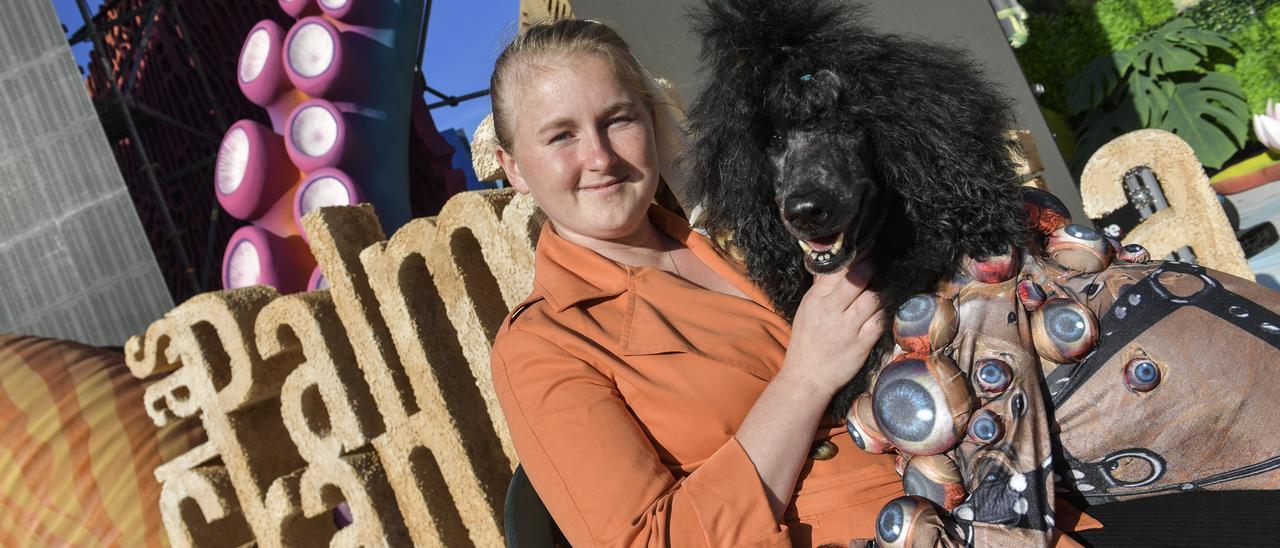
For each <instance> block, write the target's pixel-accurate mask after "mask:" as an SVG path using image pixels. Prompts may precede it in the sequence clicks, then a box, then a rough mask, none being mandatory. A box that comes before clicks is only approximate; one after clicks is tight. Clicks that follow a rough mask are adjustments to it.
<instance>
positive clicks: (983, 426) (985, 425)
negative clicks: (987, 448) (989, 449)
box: [969, 409, 1004, 445]
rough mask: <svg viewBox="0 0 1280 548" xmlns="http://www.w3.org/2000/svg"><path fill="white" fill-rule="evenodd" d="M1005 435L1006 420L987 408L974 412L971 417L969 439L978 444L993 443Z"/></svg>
mask: <svg viewBox="0 0 1280 548" xmlns="http://www.w3.org/2000/svg"><path fill="white" fill-rule="evenodd" d="M1002 437H1004V421H1003V420H1000V415H997V414H995V413H993V412H991V411H989V410H987V409H979V410H977V411H974V412H973V418H972V419H969V441H971V442H973V443H976V444H978V445H991V444H993V443H995V442H997V441H1000V438H1002Z"/></svg>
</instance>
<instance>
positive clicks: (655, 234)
mask: <svg viewBox="0 0 1280 548" xmlns="http://www.w3.org/2000/svg"><path fill="white" fill-rule="evenodd" d="M552 224H553V225H554V226H555V228H556V233H557V234H559V235H560V236H561V237H562V238H564V239H566V240H569V241H570V242H573V243H575V244H578V245H580V246H582V247H585V248H587V249H590V250H592V251H595V252H596V253H599V254H600V255H601V256H602V257H604V258H606V259H609V260H611V261H614V262H617V263H621V264H624V265H628V266H635V267H641V266H651V267H661V266H662V265H663V264H664V259H663V258H664V256H666V254H667V252H669V251H671V250H672V249H675V248H677V247H679V246H680V244H679V243H678V242H676V241H675V240H673V239H672V238H671V237H670V236H667V235H666V234H665V233H663V232H662V231H661V230H659V229H658V227H657V226H655V225H654V224H653V222H652V221H650V220H649V218H648V217H647V216H646V217H645V219H644V220H643V221H642V222H641V223H640V226H639V227H638V228H637V229H636V230H635V231H633V232H632V233H631V234H628V235H627V236H624V237H621V238H615V239H607V240H602V239H597V238H591V237H589V236H584V235H582V234H577V233H573V232H571V231H567V230H563V229H561V227H560V225H558V224H556V223H555V221H554V220H553V221H552Z"/></svg>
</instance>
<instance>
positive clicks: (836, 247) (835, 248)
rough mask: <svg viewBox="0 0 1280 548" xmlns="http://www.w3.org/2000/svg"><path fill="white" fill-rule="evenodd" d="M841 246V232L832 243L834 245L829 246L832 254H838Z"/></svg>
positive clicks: (842, 241)
mask: <svg viewBox="0 0 1280 548" xmlns="http://www.w3.org/2000/svg"><path fill="white" fill-rule="evenodd" d="M842 245H844V233H843V232H841V233H840V235H839V236H836V243H834V244H832V245H831V252H832V253H839V252H840V246H842Z"/></svg>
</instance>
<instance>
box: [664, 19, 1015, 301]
mask: <svg viewBox="0 0 1280 548" xmlns="http://www.w3.org/2000/svg"><path fill="white" fill-rule="evenodd" d="M864 14H865V9H864V8H862V7H860V6H858V5H856V4H852V3H850V2H847V1H846V0H707V1H706V4H705V6H704V7H703V9H702V10H701V11H698V12H696V13H693V14H692V20H693V23H694V28H695V30H697V32H698V33H699V34H700V35H701V37H702V61H703V63H704V67H703V70H704V74H705V76H706V79H705V81H704V85H703V88H702V91H701V92H700V93H699V95H698V97H697V98H696V99H695V100H694V101H693V103H692V107H691V109H690V111H689V126H690V130H691V132H692V135H691V137H692V139H691V147H690V150H689V154H688V158H687V161H688V167H689V173H690V175H691V177H690V180H689V181H688V183H687V185H686V188H685V191H686V192H685V198H686V199H690V200H692V201H694V202H695V203H698V204H700V205H701V206H702V207H703V209H704V213H705V217H704V223H705V227H706V228H707V230H708V231H709V232H712V233H716V234H717V235H731V236H732V240H733V242H734V243H735V244H736V245H737V246H738V247H739V248H740V249H741V250H742V252H743V254H744V255H745V257H746V262H747V273H748V275H749V276H750V277H751V278H752V279H753V280H754V281H755V282H756V283H758V284H759V285H760V286H761V287H762V288H763V289H764V290H765V291H766V292H767V293H768V294H769V296H770V297H771V298H772V299H773V300H774V303H775V305H777V306H778V308H779V310H780V311H782V312H783V313H790V312H791V311H793V310H794V307H795V306H796V305H798V303H799V299H800V297H801V296H802V295H803V294H804V290H805V289H807V287H808V284H809V280H810V279H811V277H810V273H823V272H830V271H834V270H837V269H839V268H840V267H842V266H844V265H846V264H848V263H849V262H850V261H852V260H854V259H855V258H856V257H857V256H860V255H863V254H865V253H869V252H870V253H873V254H874V255H875V256H876V263H877V265H878V272H881V273H882V276H886V278H883V279H881V282H884V283H885V284H887V285H892V286H893V288H892V293H893V295H892V296H891V297H890V298H889V299H888V300H887V301H886V302H890V303H892V302H894V301H895V300H896V299H897V298H898V297H902V298H905V296H907V295H910V294H912V293H915V292H919V291H925V290H928V289H931V287H932V286H931V284H933V283H936V282H937V281H938V280H939V279H941V278H942V277H943V276H945V275H947V274H948V272H950V271H952V269H954V267H955V265H956V264H958V261H959V258H960V257H961V256H962V255H964V254H970V255H973V256H981V255H984V254H987V253H990V252H993V251H997V250H1000V251H1002V250H1005V249H1007V248H1008V245H1009V243H1011V242H1019V241H1021V240H1022V238H1024V234H1025V231H1026V227H1025V221H1024V215H1023V213H1022V200H1021V197H1020V195H1019V193H1018V190H1017V180H1018V177H1017V174H1016V171H1015V169H1014V164H1013V161H1012V159H1011V157H1010V155H1009V151H1010V146H1011V145H1010V143H1009V141H1008V139H1007V138H1006V137H1005V132H1006V131H1007V130H1008V129H1010V128H1012V127H1013V123H1012V115H1011V109H1010V104H1009V102H1008V101H1007V100H1005V99H1004V98H1003V97H1002V96H1001V94H1000V93H999V91H998V90H997V88H996V87H995V86H993V85H991V83H990V82H988V81H987V80H986V79H985V78H984V77H983V75H982V70H981V68H980V66H979V65H978V64H976V63H974V62H973V60H971V59H970V58H969V57H968V56H967V55H966V54H964V53H963V52H960V51H957V50H954V49H951V48H947V47H942V46H938V45H934V44H929V43H924V42H921V41H917V40H907V39H903V38H899V37H896V36H893V35H886V34H883V33H879V32H875V31H873V30H871V29H870V28H868V27H867V26H866V25H865V24H864V23H863V20H864V19H865V17H864ZM884 272H892V275H891V276H889V275H886V274H883V273H884ZM878 283H879V282H878ZM882 296H883V293H882Z"/></svg>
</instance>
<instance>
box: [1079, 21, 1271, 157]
mask: <svg viewBox="0 0 1280 548" xmlns="http://www.w3.org/2000/svg"><path fill="white" fill-rule="evenodd" d="M1233 47H1234V45H1233V44H1232V43H1231V41H1230V40H1228V39H1227V38H1226V37H1225V36H1223V35H1221V34H1218V33H1215V32H1210V31H1207V30H1203V29H1200V28H1197V27H1196V26H1195V24H1194V23H1192V22H1191V21H1190V20H1188V19H1185V18H1175V19H1172V20H1170V21H1169V22H1167V23H1165V24H1164V25H1161V26H1160V27H1159V28H1156V29H1154V30H1152V31H1150V32H1148V33H1147V34H1146V35H1145V36H1143V37H1142V39H1141V40H1139V41H1138V43H1137V44H1136V45H1135V46H1133V47H1131V48H1129V49H1127V50H1123V51H1118V52H1115V53H1112V54H1111V55H1108V56H1105V57H1099V58H1098V59H1095V60H1094V61H1093V62H1092V63H1090V64H1089V66H1088V67H1087V68H1085V69H1084V70H1083V71H1081V72H1080V73H1079V74H1077V75H1076V76H1075V77H1073V78H1072V79H1071V81H1070V86H1071V88H1070V90H1069V92H1068V95H1067V106H1068V107H1070V108H1071V111H1072V113H1074V114H1076V115H1077V116H1078V118H1077V127H1078V128H1079V130H1078V131H1077V132H1076V135H1077V137H1078V139H1079V143H1078V148H1077V149H1076V155H1075V156H1076V158H1075V161H1073V164H1074V165H1075V166H1077V167H1080V168H1082V167H1083V165H1084V162H1085V161H1087V160H1088V158H1089V155H1091V154H1093V152H1094V151H1095V150H1097V149H1098V148H1099V147H1101V146H1102V145H1103V144H1105V143H1106V142H1107V141H1109V140H1111V139H1113V138H1115V137H1118V136H1120V135H1121V134H1124V133H1127V132H1129V131H1133V130H1135V129H1141V128H1144V127H1156V128H1161V129H1165V130H1168V131H1171V132H1173V133H1176V134H1178V136H1180V137H1182V138H1183V139H1184V140H1186V141H1187V142H1188V143H1190V144H1191V147H1192V148H1194V149H1195V150H1196V153H1197V154H1198V155H1199V157H1200V161H1201V162H1202V163H1204V165H1206V166H1210V167H1215V168H1216V167H1219V166H1221V165H1222V163H1223V162H1225V161H1226V160H1227V159H1228V158H1230V157H1231V156H1232V155H1233V154H1235V152H1236V151H1237V150H1239V149H1240V148H1241V147H1242V146H1243V145H1244V140H1245V139H1246V137H1247V134H1248V124H1249V112H1248V107H1247V105H1246V104H1245V101H1244V93H1243V91H1242V90H1241V88H1240V83H1239V82H1238V81H1236V79H1235V78H1234V77H1233V76H1230V75H1226V74H1221V73H1217V72H1212V71H1211V70H1210V67H1211V62H1210V51H1209V50H1210V49H1221V50H1225V51H1227V52H1230V51H1231V49H1232V48H1233Z"/></svg>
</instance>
